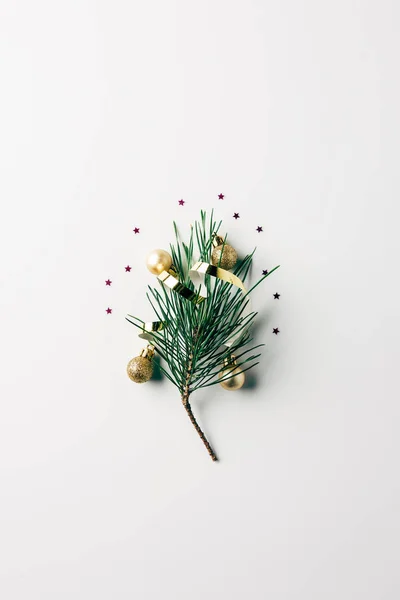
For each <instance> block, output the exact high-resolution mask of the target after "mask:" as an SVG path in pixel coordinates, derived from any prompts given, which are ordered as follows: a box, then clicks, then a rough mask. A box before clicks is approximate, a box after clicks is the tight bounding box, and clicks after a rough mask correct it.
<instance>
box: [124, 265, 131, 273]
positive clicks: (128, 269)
mask: <svg viewBox="0 0 400 600" xmlns="http://www.w3.org/2000/svg"><path fill="white" fill-rule="evenodd" d="M131 269H132V267H130V266H129V265H126V267H125V272H126V273H130V271H131Z"/></svg>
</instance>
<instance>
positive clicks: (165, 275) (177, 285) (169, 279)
mask: <svg viewBox="0 0 400 600" xmlns="http://www.w3.org/2000/svg"><path fill="white" fill-rule="evenodd" d="M157 277H158V279H159V280H160V281H162V282H163V283H165V285H166V286H167V287H169V288H170V289H171V290H173V291H174V292H175V293H176V294H179V295H180V296H182V297H183V298H185V299H186V300H190V302H194V303H195V304H200V302H203V300H205V298H204V297H203V296H200V295H199V294H197V293H196V292H194V291H193V290H191V289H189V288H188V287H186V285H183V283H181V282H180V281H179V279H177V278H176V273H173V272H171V271H169V272H167V271H163V272H162V273H160V274H159V275H157Z"/></svg>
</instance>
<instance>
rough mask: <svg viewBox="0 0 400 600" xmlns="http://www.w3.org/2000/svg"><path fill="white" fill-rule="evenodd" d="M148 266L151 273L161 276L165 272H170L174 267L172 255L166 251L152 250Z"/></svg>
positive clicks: (148, 258)
mask: <svg viewBox="0 0 400 600" xmlns="http://www.w3.org/2000/svg"><path fill="white" fill-rule="evenodd" d="M146 265H147V268H148V270H149V271H150V273H153V275H160V273H162V272H163V271H168V270H169V269H170V268H171V266H172V258H171V255H170V254H168V252H167V251H166V250H160V249H159V248H158V249H157V250H152V251H151V252H150V254H149V255H148V256H147V258H146Z"/></svg>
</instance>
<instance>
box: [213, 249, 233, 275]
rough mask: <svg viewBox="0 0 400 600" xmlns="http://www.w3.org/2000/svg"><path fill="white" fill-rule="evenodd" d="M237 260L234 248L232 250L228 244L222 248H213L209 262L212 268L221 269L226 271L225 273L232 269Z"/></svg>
mask: <svg viewBox="0 0 400 600" xmlns="http://www.w3.org/2000/svg"><path fill="white" fill-rule="evenodd" d="M221 254H222V258H221ZM220 258H221V262H220ZM237 259H238V255H237V252H236V250H235V248H232V246H230V245H229V244H225V246H222V244H221V245H220V246H217V247H216V248H214V250H213V253H212V257H211V262H212V264H213V265H214V267H221V269H226V270H227V271H229V270H230V269H233V267H234V266H235V265H236V261H237Z"/></svg>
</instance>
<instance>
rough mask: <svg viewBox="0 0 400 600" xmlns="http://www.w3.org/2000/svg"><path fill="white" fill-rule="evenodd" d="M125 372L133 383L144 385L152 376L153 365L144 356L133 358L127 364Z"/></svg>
mask: <svg viewBox="0 0 400 600" xmlns="http://www.w3.org/2000/svg"><path fill="white" fill-rule="evenodd" d="M126 372H127V373H128V377H129V379H131V380H132V381H134V382H135V383H146V381H148V380H149V379H150V377H151V376H152V375H153V363H152V362H151V360H150V359H149V358H147V357H145V356H135V358H132V360H130V361H129V362H128V366H127V367H126Z"/></svg>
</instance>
